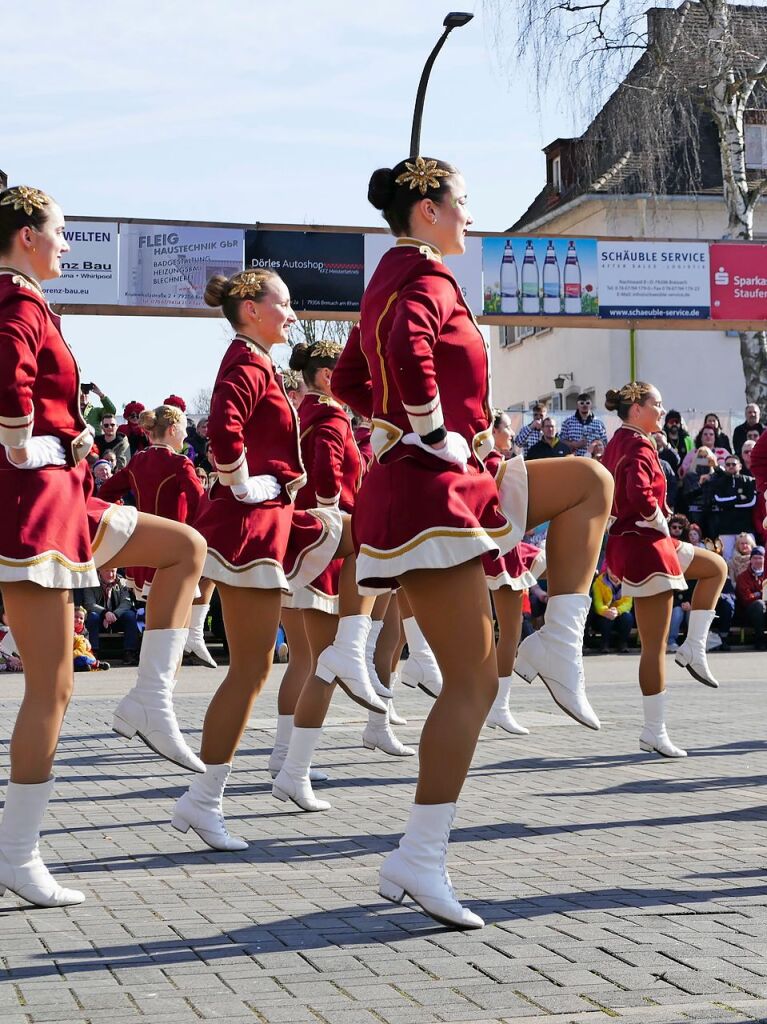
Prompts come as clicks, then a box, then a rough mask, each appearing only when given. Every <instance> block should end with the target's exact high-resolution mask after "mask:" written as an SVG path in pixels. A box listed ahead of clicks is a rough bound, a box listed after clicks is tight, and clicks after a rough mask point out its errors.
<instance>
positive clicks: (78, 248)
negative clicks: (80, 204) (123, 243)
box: [43, 220, 118, 306]
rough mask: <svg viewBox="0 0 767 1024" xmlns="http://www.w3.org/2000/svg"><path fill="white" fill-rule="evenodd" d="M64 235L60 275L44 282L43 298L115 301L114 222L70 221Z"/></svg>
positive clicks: (83, 302)
mask: <svg viewBox="0 0 767 1024" xmlns="http://www.w3.org/2000/svg"><path fill="white" fill-rule="evenodd" d="M64 238H65V239H66V240H67V242H68V243H69V252H66V253H64V255H63V256H62V257H61V277H57V278H55V279H54V280H53V281H45V282H44V284H43V291H44V292H45V297H46V298H47V299H48V301H49V302H61V303H68V302H73V303H78V304H80V305H85V306H98V305H105V306H109V305H114V304H115V303H116V302H117V301H118V279H117V224H116V223H114V222H113V221H98V222H93V221H86V220H70V221H67V223H66V227H65V228H64Z"/></svg>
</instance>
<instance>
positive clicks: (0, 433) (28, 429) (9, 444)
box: [0, 413, 35, 448]
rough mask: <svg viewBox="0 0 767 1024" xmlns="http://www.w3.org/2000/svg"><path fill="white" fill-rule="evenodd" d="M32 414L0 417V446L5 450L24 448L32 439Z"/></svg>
mask: <svg viewBox="0 0 767 1024" xmlns="http://www.w3.org/2000/svg"><path fill="white" fill-rule="evenodd" d="M34 419H35V417H34V414H32V413H30V415H29V416H0V444H3V445H5V446H6V448H25V447H26V445H27V444H28V443H29V440H30V438H31V437H32V426H33V424H34Z"/></svg>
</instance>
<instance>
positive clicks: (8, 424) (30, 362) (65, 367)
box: [0, 270, 92, 466]
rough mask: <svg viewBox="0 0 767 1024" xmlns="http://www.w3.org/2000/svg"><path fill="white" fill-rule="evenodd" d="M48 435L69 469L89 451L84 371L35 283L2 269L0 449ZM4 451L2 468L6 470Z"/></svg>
mask: <svg viewBox="0 0 767 1024" xmlns="http://www.w3.org/2000/svg"><path fill="white" fill-rule="evenodd" d="M44 434H47V435H49V436H52V437H57V438H58V439H59V440H60V441H61V443H62V444H63V446H64V450H65V452H66V456H67V462H68V463H69V465H71V466H74V465H76V464H77V463H78V462H81V461H82V460H83V459H84V458H85V456H86V455H87V454H88V452H89V451H90V448H91V441H92V438H91V433H90V431H89V430H87V424H86V422H85V420H84V419H83V417H82V415H81V413H80V371H79V368H78V366H77V361H76V359H75V357H74V354H73V352H72V350H71V349H70V347H69V345H67V343H66V342H65V341H64V338H63V337H62V335H61V317H59V316H57V315H56V314H55V313H54V312H53V311H52V310H51V308H50V307H49V306H48V303H47V302H46V301H45V298H44V296H43V293H42V292H41V291H40V288H39V287H38V285H37V284H36V282H34V281H33V280H32V279H31V278H28V277H26V275H24V274H20V273H18V272H16V271H13V270H8V271H5V270H0V445H7V446H8V447H13V448H20V447H23V445H24V444H26V442H27V441H29V439H30V438H31V437H34V436H40V435H44ZM7 465H8V460H7V459H6V456H5V452H4V451H3V450H2V448H0V466H7Z"/></svg>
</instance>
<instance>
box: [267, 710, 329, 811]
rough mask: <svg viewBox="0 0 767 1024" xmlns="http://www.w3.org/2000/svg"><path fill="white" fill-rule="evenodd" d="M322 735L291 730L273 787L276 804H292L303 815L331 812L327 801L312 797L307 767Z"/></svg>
mask: <svg viewBox="0 0 767 1024" xmlns="http://www.w3.org/2000/svg"><path fill="white" fill-rule="evenodd" d="M321 735H322V729H300V728H298V727H297V726H295V725H294V726H293V733H292V735H291V737H290V745H289V746H288V753H287V756H286V758H285V761H284V763H283V765H282V768H281V769H280V771H279V772H278V774H277V778H276V779H275V780H274V782H273V783H272V796H273V797H276V799H277V800H292V801H293V803H294V804H296V806H298V807H300V808H301V810H302V811H329V810H330V804H329V803H328V802H327V800H318V799H317V798H316V797H315V795H314V793H313V792H312V784H311V781H310V779H309V765H310V764H311V760H312V756H313V755H314V748H315V747H316V746H317V742H318V741H319V738H320V736H321Z"/></svg>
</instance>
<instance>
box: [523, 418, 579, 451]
mask: <svg viewBox="0 0 767 1024" xmlns="http://www.w3.org/2000/svg"><path fill="white" fill-rule="evenodd" d="M541 430H542V433H543V437H542V439H541V440H540V441H539V442H538V443H537V444H534V445H533V447H532V448H531V449H530V450H529V451H528V453H527V455H526V456H525V458H526V459H555V458H560V457H561V456H563V455H569V454H570V449H569V448H568V446H567V445H566V444H565V443H564V441H560V440H559V437H558V435H557V424H556V421H555V420H553V419H552V418H551V417H550V416H547V417H546V419H545V420H544V421H543V423H542V425H541Z"/></svg>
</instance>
